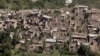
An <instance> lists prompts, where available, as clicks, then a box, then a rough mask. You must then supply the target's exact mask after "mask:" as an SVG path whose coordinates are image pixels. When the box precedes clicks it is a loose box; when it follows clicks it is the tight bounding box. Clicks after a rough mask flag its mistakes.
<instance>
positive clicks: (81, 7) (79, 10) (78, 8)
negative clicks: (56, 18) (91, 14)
mask: <svg viewBox="0 0 100 56" xmlns="http://www.w3.org/2000/svg"><path fill="white" fill-rule="evenodd" d="M86 10H88V6H85V5H76V6H75V7H74V10H73V12H74V13H75V14H77V15H78V14H83V12H86Z"/></svg>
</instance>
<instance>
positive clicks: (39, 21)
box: [0, 5, 100, 53]
mask: <svg viewBox="0 0 100 56" xmlns="http://www.w3.org/2000/svg"><path fill="white" fill-rule="evenodd" d="M0 18H1V19H0V31H1V32H2V31H5V30H6V29H7V28H9V27H11V26H12V27H14V29H18V30H17V32H10V37H11V39H14V35H15V34H17V35H18V36H19V37H20V40H19V43H18V44H17V45H16V46H15V48H16V49H24V50H27V51H37V50H39V49H42V51H43V52H44V53H47V52H51V51H52V50H53V49H56V48H55V45H56V46H57V47H58V48H61V47H62V46H63V45H64V44H65V43H67V42H68V48H69V50H70V51H71V52H75V51H77V50H78V48H79V47H80V46H81V45H86V46H89V47H90V49H91V50H92V51H94V52H98V53H100V40H98V38H100V10H99V9H95V8H91V9H90V8H89V7H88V6H84V5H76V6H74V8H70V9H69V8H68V9H66V10H64V9H54V10H52V9H43V10H39V9H32V10H19V11H7V10H6V11H4V10H0Z"/></svg>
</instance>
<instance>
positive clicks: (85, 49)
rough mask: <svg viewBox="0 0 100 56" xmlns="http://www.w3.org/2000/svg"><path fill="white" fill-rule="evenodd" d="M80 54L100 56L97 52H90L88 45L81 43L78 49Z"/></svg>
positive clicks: (83, 55)
mask: <svg viewBox="0 0 100 56" xmlns="http://www.w3.org/2000/svg"><path fill="white" fill-rule="evenodd" d="M78 54H79V55H80V56H100V55H99V54H98V53H95V52H92V51H91V50H90V48H89V47H88V46H85V45H81V46H80V48H79V49H78Z"/></svg>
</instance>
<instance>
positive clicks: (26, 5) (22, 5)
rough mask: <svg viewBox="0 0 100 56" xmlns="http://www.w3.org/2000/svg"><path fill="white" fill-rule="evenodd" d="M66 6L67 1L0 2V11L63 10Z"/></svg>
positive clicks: (20, 0)
mask: <svg viewBox="0 0 100 56" xmlns="http://www.w3.org/2000/svg"><path fill="white" fill-rule="evenodd" d="M64 6H65V0H57V1H54V0H38V1H36V2H32V1H31V0H0V9H12V10H19V9H32V8H61V7H64Z"/></svg>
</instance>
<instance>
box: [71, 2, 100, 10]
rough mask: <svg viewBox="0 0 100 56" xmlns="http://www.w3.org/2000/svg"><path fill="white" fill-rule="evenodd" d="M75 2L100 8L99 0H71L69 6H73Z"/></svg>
mask: <svg viewBox="0 0 100 56" xmlns="http://www.w3.org/2000/svg"><path fill="white" fill-rule="evenodd" d="M76 4H81V5H87V6H89V7H94V8H99V9H100V5H99V4H100V0H96V1H95V0H73V3H72V4H70V6H75V5H76Z"/></svg>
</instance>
